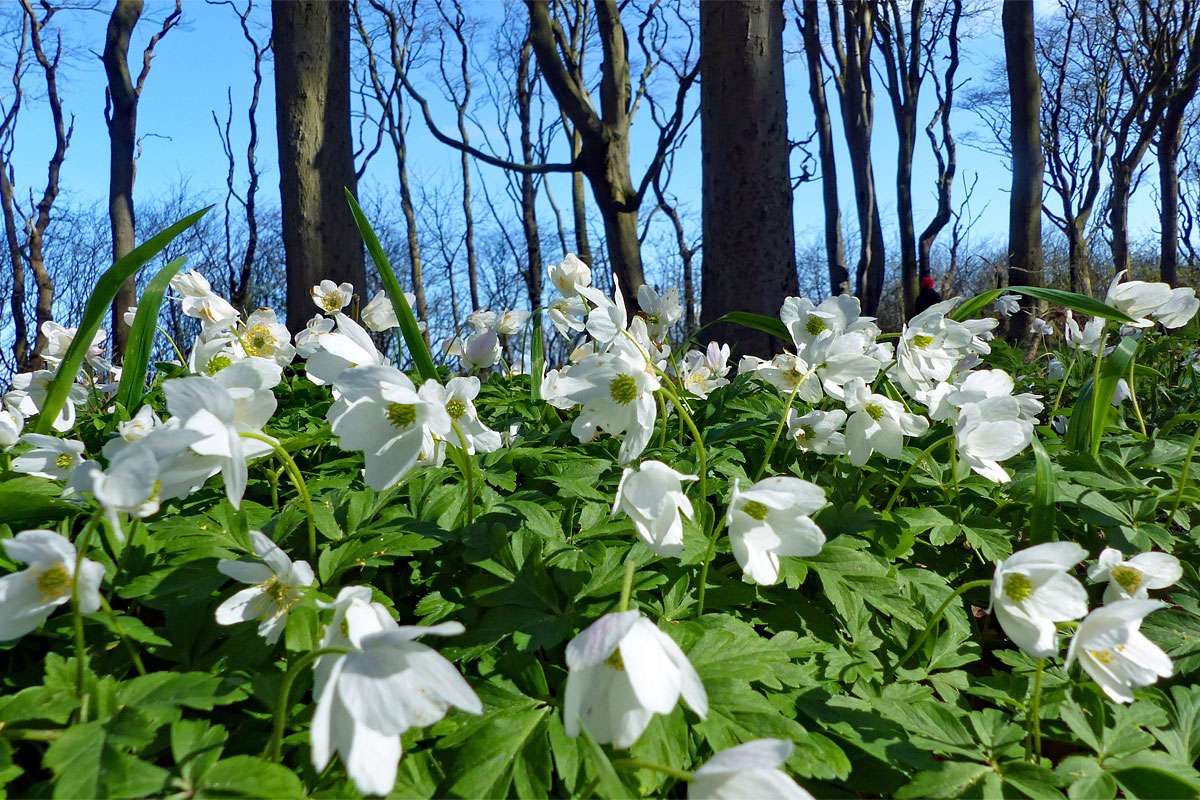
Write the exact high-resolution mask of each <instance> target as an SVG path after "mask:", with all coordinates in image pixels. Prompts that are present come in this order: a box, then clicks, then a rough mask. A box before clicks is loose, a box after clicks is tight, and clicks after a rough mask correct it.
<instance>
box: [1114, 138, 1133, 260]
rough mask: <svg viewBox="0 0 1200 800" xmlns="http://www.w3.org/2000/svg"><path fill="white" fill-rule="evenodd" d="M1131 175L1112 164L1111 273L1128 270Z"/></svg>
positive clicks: (1123, 168)
mask: <svg viewBox="0 0 1200 800" xmlns="http://www.w3.org/2000/svg"><path fill="white" fill-rule="evenodd" d="M1132 186H1133V175H1132V174H1131V173H1130V170H1129V169H1127V168H1126V167H1125V166H1124V165H1123V164H1121V163H1118V162H1116V161H1114V162H1113V164H1112V182H1111V184H1109V188H1108V228H1109V233H1110V235H1111V237H1112V243H1111V245H1110V247H1109V249H1110V250H1112V260H1113V272H1114V274H1115V273H1117V272H1120V271H1121V270H1125V269H1129V195H1130V193H1131V187H1132Z"/></svg>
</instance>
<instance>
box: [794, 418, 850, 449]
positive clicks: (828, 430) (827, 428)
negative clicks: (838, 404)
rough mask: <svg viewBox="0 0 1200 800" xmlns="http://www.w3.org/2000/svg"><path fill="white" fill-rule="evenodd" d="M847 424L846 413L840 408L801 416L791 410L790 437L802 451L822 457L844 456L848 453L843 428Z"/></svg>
mask: <svg viewBox="0 0 1200 800" xmlns="http://www.w3.org/2000/svg"><path fill="white" fill-rule="evenodd" d="M845 424H846V412H845V411H843V410H842V409H840V408H835V409H833V410H832V411H820V410H814V411H810V412H808V413H807V414H799V413H797V411H796V409H794V408H789V409H788V415H787V426H788V437H789V438H790V439H791V440H792V441H794V442H795V443H796V446H797V447H799V448H800V449H801V450H805V451H811V452H813V453H820V454H822V455H842V454H844V453H845V452H846V435H845V434H844V433H842V427H843V426H844V425H845Z"/></svg>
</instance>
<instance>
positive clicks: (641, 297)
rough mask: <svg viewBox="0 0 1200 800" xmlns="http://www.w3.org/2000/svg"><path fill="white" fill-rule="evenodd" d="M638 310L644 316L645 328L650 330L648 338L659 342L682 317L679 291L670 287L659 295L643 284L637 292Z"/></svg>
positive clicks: (652, 288) (651, 287)
mask: <svg viewBox="0 0 1200 800" xmlns="http://www.w3.org/2000/svg"><path fill="white" fill-rule="evenodd" d="M637 299H638V308H640V309H641V310H642V313H643V314H645V315H646V326H647V327H648V328H649V330H650V338H651V339H653V340H654V341H656V342H661V341H662V340H663V339H665V338H667V334H668V333H669V332H670V331H671V326H672V325H674V324H675V323H676V322H678V321H679V318H680V317H682V316H683V306H682V305H680V303H679V290H678V289H676V288H675V287H674V286H672V287H671V288H670V289H667V291H665V292H663V293H662V294H659V293H658V292H657V291H656V290H655V289H654V287H653V286H650V285H649V284H645V283H643V284H642V285H641V286H639V287H638V292H637Z"/></svg>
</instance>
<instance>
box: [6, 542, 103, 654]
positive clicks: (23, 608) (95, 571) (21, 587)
mask: <svg viewBox="0 0 1200 800" xmlns="http://www.w3.org/2000/svg"><path fill="white" fill-rule="evenodd" d="M0 545H3V546H4V551H5V552H6V553H7V554H8V557H9V558H11V559H12V560H13V561H21V562H24V563H26V564H28V565H29V566H28V567H26V568H25V569H23V570H21V571H20V572H16V573H13V574H12V575H5V576H4V577H2V578H0V641H5V642H7V641H11V640H13V639H19V638H21V637H22V636H24V635H25V634H27V633H29V632H30V631H33V630H35V629H36V628H37V627H38V626H39V625H41V624H42V623H43V622H45V621H46V618H47V617H49V616H50V615H51V614H52V613H54V609H56V608H58V607H59V606H61V605H64V604H66V603H68V602H70V601H71V595H72V593H73V592H74V589H75V581H76V580H77V579H78V581H79V610H80V611H82V612H83V613H85V614H91V613H92V612H94V611H97V610H98V609H99V608H100V583H101V581H103V580H104V567H103V566H102V565H101V564H99V563H97V562H95V561H92V560H91V559H88V558H84V559H83V560H82V561H80V564H79V574H78V575H76V573H75V562H76V560H77V553H76V551H75V545H73V544H71V542H69V541H67V539H65V538H64V537H62V536H60V535H59V534H57V533H55V532H54V531H47V530H31V531H22V532H21V533H18V534H17V535H16V536H14V537H12V538H11V539H5V540H3V541H2V542H0Z"/></svg>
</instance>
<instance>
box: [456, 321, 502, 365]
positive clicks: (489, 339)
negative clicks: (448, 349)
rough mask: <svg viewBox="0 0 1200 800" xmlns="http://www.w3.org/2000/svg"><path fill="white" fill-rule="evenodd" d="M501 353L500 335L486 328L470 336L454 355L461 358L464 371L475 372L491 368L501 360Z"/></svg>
mask: <svg viewBox="0 0 1200 800" xmlns="http://www.w3.org/2000/svg"><path fill="white" fill-rule="evenodd" d="M501 352H502V351H501V348H500V335H499V334H498V333H496V331H495V329H493V328H486V329H484V330H482V331H479V332H478V333H473V334H471V335H470V336H468V337H467V339H466V341H464V342H461V345H460V347H459V350H458V352H457V353H455V354H454V355H457V356H458V357H459V360H460V361H461V362H462V365H463V368H464V369H467V370H472V371H474V370H481V369H488V368H489V367H491V366H492V365H493V364H495V363H496V362H497V361H499V360H500V354H501Z"/></svg>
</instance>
